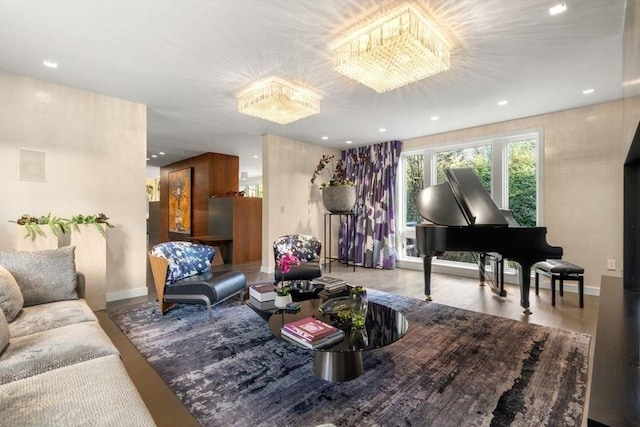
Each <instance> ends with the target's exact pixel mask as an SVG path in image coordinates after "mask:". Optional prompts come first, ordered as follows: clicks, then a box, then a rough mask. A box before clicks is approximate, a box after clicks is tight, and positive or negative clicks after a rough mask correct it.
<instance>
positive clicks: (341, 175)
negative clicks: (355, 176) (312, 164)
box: [311, 154, 355, 188]
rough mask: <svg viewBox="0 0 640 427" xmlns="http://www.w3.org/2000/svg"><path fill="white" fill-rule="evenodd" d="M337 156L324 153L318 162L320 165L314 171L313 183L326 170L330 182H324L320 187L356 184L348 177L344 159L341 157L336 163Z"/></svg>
mask: <svg viewBox="0 0 640 427" xmlns="http://www.w3.org/2000/svg"><path fill="white" fill-rule="evenodd" d="M335 157H336V156H334V155H331V156H328V155H326V154H323V155H322V158H321V159H320V162H318V166H316V170H315V171H314V172H313V176H312V177H311V183H312V184H314V183H315V182H316V180H317V179H318V178H319V177H320V175H322V172H323V171H326V172H327V173H328V174H329V182H328V183H327V182H323V183H322V185H321V186H320V188H325V187H337V186H340V185H347V186H354V185H355V183H354V182H353V181H351V180H350V179H349V178H347V171H346V170H345V168H344V161H343V160H342V159H339V160H337V161H336V162H335V163H334V159H335Z"/></svg>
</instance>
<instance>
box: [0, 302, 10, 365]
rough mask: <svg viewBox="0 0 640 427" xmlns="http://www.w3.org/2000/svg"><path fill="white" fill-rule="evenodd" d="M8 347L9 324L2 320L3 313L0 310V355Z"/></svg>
mask: <svg viewBox="0 0 640 427" xmlns="http://www.w3.org/2000/svg"><path fill="white" fill-rule="evenodd" d="M7 345H9V324H8V323H7V319H5V318H4V313H3V312H2V310H0V354H2V352H3V351H4V349H5V348H6V347H7Z"/></svg>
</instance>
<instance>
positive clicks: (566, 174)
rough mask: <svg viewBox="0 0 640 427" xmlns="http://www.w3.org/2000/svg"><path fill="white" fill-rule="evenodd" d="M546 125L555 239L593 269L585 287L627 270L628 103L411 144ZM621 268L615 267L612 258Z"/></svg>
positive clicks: (547, 214)
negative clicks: (625, 154) (624, 113)
mask: <svg viewBox="0 0 640 427" xmlns="http://www.w3.org/2000/svg"><path fill="white" fill-rule="evenodd" d="M538 129H539V130H542V138H543V145H544V165H543V167H544V175H543V191H544V194H543V197H544V198H543V217H542V223H543V225H544V226H546V227H547V229H548V234H547V242H548V243H549V244H551V245H553V246H562V247H563V249H564V256H563V258H564V259H566V260H568V261H570V262H574V263H576V264H579V265H581V266H583V267H584V268H585V285H586V286H592V287H599V286H600V276H601V275H603V274H607V275H610V276H611V275H613V276H621V268H622V158H623V141H622V102H612V103H606V104H601V105H595V106H591V107H586V108H579V109H573V110H568V111H561V112H556V113H549V114H544V115H540V116H534V117H528V118H524V119H519V120H511V121H507V122H502V123H494V124H491V125H487V126H480V127H475V128H470V129H463V130H459V131H455V132H447V133H444V134H439V135H432V136H427V137H421V138H415V139H411V140H407V141H404V144H403V150H410V149H415V148H416V147H422V146H445V145H447V144H452V143H460V142H465V141H472V140H480V139H486V138H490V137H493V136H496V135H505V134H514V133H522V132H527V131H531V130H538ZM608 259H614V260H615V261H616V267H617V269H616V271H608V270H607V260H608Z"/></svg>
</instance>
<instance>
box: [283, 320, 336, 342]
mask: <svg viewBox="0 0 640 427" xmlns="http://www.w3.org/2000/svg"><path fill="white" fill-rule="evenodd" d="M282 328H283V329H285V330H286V331H288V332H289V333H291V334H293V335H295V336H298V337H300V338H302V339H304V340H306V341H309V342H313V341H316V340H319V339H320V338H322V337H324V336H325V335H328V334H330V333H332V332H335V331H337V330H338V328H336V327H335V326H331V325H329V324H327V323H325V322H323V321H322V320H318V319H316V318H314V317H305V318H304V319H299V320H296V321H294V322H289V323H285V324H284V326H282Z"/></svg>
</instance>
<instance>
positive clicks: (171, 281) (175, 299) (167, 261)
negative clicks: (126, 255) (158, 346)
mask: <svg viewBox="0 0 640 427" xmlns="http://www.w3.org/2000/svg"><path fill="white" fill-rule="evenodd" d="M214 254H215V250H214V248H213V247H211V246H206V245H198V244H193V243H189V242H167V243H161V244H159V245H156V246H154V247H153V248H152V249H151V251H150V252H149V262H150V263H151V271H152V273H153V281H154V284H155V287H156V292H157V295H158V304H159V307H160V313H161V314H164V313H165V311H166V310H167V309H168V308H170V307H171V306H172V305H174V304H175V303H181V304H205V305H206V306H207V315H208V317H209V320H210V321H211V320H213V315H212V312H211V307H212V306H213V305H216V304H219V303H221V302H222V301H225V300H227V299H229V298H231V297H233V296H234V295H236V294H240V292H242V290H243V289H244V288H245V285H246V279H245V276H244V274H242V273H240V272H238V271H220V272H212V271H211V260H212V259H213V256H214Z"/></svg>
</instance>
